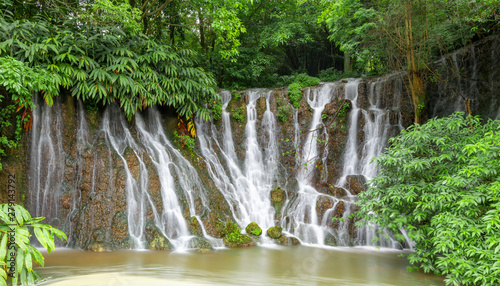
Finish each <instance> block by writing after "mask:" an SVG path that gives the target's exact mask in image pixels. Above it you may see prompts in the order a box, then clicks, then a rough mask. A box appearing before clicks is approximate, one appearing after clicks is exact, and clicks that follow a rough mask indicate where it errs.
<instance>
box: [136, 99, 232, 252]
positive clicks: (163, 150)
mask: <svg viewBox="0 0 500 286" xmlns="http://www.w3.org/2000/svg"><path fill="white" fill-rule="evenodd" d="M147 113H148V124H145V121H144V119H143V118H142V116H141V115H140V114H136V127H137V131H138V132H139V136H138V137H139V140H140V142H141V144H142V145H143V146H144V147H145V149H146V152H147V154H148V155H149V157H150V158H151V160H152V162H153V164H154V166H155V168H156V171H157V174H158V177H159V180H160V183H161V195H162V203H163V205H162V207H163V211H162V213H158V211H157V210H156V209H155V208H154V204H153V202H152V200H151V198H150V196H147V198H148V201H149V203H150V205H151V207H152V209H153V213H154V220H155V224H156V226H157V227H158V229H160V230H161V231H162V233H163V234H164V235H165V236H166V237H167V238H168V239H169V240H170V241H171V242H172V243H173V244H174V246H175V248H176V249H182V248H186V247H188V244H187V243H188V241H189V239H190V238H192V236H191V235H190V234H189V231H188V226H187V224H186V221H185V219H184V217H183V213H182V208H181V205H180V204H179V196H178V192H176V190H179V189H180V190H179V191H180V192H182V194H183V195H184V197H185V198H186V202H187V204H188V207H189V215H190V216H191V217H196V219H197V220H198V223H199V225H200V226H201V229H202V232H203V235H204V236H205V238H207V239H208V240H209V241H210V242H211V243H212V244H213V245H214V246H216V247H221V246H223V245H222V241H221V240H219V239H215V238H213V237H211V236H210V235H208V234H207V232H206V229H205V227H204V225H203V222H202V220H201V218H200V215H199V214H197V211H196V203H195V199H196V198H199V199H200V201H201V206H202V211H204V212H209V211H210V208H209V202H208V199H207V198H206V196H205V193H206V190H205V189H204V187H203V184H202V183H201V180H200V178H199V177H198V173H197V172H196V170H195V169H194V168H193V166H191V164H190V163H189V161H187V160H186V159H185V158H184V157H183V156H182V155H181V154H180V152H179V151H177V150H176V149H175V148H174V147H173V146H172V144H171V143H170V141H169V140H168V139H167V136H166V135H165V132H164V130H163V127H162V125H161V121H160V114H159V112H158V111H157V110H156V109H154V108H151V109H149V110H148V111H147ZM176 178H177V180H176ZM195 197H196V198H195Z"/></svg>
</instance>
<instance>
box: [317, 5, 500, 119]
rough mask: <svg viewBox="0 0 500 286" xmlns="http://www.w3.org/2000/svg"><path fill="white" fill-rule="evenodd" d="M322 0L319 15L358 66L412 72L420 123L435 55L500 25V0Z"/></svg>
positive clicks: (439, 54) (411, 81)
mask: <svg viewBox="0 0 500 286" xmlns="http://www.w3.org/2000/svg"><path fill="white" fill-rule="evenodd" d="M323 2H324V3H325V5H326V7H327V9H325V11H324V12H323V14H322V17H321V18H320V20H324V21H325V22H326V23H327V25H328V27H329V29H330V32H331V36H330V38H331V39H332V40H333V41H334V42H335V43H336V44H337V45H339V46H340V48H341V50H343V51H344V52H345V53H347V54H348V55H350V56H352V57H354V59H355V60H356V61H357V62H358V64H359V65H360V66H359V67H358V68H361V69H365V70H374V69H375V70H376V69H379V70H381V71H386V70H402V69H404V70H406V71H407V72H408V79H409V80H408V85H409V90H410V92H411V96H412V100H413V106H414V113H415V120H414V121H415V123H419V122H420V121H421V115H422V114H423V112H422V111H423V109H424V108H425V102H426V98H425V92H424V90H425V84H426V72H427V71H429V70H430V69H431V67H430V66H431V63H432V61H433V60H435V59H437V58H438V57H440V56H442V55H443V54H444V53H447V52H448V51H449V50H453V49H454V48H457V47H461V46H464V45H466V44H468V43H469V42H470V41H471V40H472V39H473V38H474V37H475V36H479V35H481V36H483V35H485V34H489V33H492V32H494V31H498V28H499V27H498V25H497V24H498V13H497V11H498V9H499V8H500V1H499V0H488V1H472V2H471V1H464V0H433V1H430V0H417V1H412V0H397V1H386V0H324V1H323ZM345 27H347V29H346V28H345ZM374 43H375V44H374ZM434 74H435V73H434Z"/></svg>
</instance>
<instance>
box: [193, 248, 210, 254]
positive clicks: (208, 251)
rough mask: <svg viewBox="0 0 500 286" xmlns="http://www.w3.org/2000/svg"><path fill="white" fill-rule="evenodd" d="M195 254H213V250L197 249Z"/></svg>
mask: <svg viewBox="0 0 500 286" xmlns="http://www.w3.org/2000/svg"><path fill="white" fill-rule="evenodd" d="M196 252H198V253H202V254H209V253H214V249H213V248H199V249H197V250H196Z"/></svg>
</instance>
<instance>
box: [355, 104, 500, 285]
mask: <svg viewBox="0 0 500 286" xmlns="http://www.w3.org/2000/svg"><path fill="white" fill-rule="evenodd" d="M498 142H500V121H492V120H489V121H488V122H487V123H485V124H481V123H480V119H479V118H478V117H470V116H469V117H467V118H464V116H463V114H461V113H456V114H453V115H451V116H449V117H446V118H441V119H431V120H429V121H428V122H427V123H426V124H424V125H421V126H420V125H414V126H411V127H409V128H408V129H407V130H406V131H403V132H402V133H401V134H400V135H399V136H397V137H395V138H392V139H391V140H390V144H391V146H390V147H389V148H388V149H387V150H386V152H385V153H384V154H382V155H380V156H378V157H377V158H376V159H375V162H376V163H377V164H378V165H380V166H382V168H381V170H380V172H379V174H378V175H377V176H376V177H375V178H374V179H373V180H371V181H370V182H369V190H368V191H366V192H364V193H361V194H360V195H359V196H360V200H359V202H358V204H359V206H360V207H361V208H360V210H359V212H358V213H357V216H358V217H359V218H363V219H364V222H367V221H371V222H374V223H376V224H378V225H379V226H381V227H383V228H386V229H389V230H391V231H393V232H394V233H396V238H397V239H399V240H404V238H403V236H402V235H400V234H398V233H399V230H400V229H402V228H404V229H406V230H407V232H408V236H409V238H410V239H411V240H412V241H414V242H415V246H414V249H415V252H413V253H410V254H409V255H408V259H409V261H410V263H411V264H412V265H414V266H416V267H420V268H422V269H423V270H424V271H425V272H434V273H436V274H442V275H445V276H446V280H445V281H446V283H447V284H451V285H499V284H500V275H499V273H500V264H499V261H500V232H499V231H498V228H499V226H500V199H499V198H500V145H499V144H498Z"/></svg>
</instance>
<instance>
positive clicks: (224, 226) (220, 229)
mask: <svg viewBox="0 0 500 286" xmlns="http://www.w3.org/2000/svg"><path fill="white" fill-rule="evenodd" d="M215 230H216V232H217V236H218V237H219V238H224V237H225V236H226V235H228V234H230V233H240V232H241V229H240V227H239V226H238V225H237V224H235V223H233V222H226V223H222V222H219V223H217V226H216V228H215Z"/></svg>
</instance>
